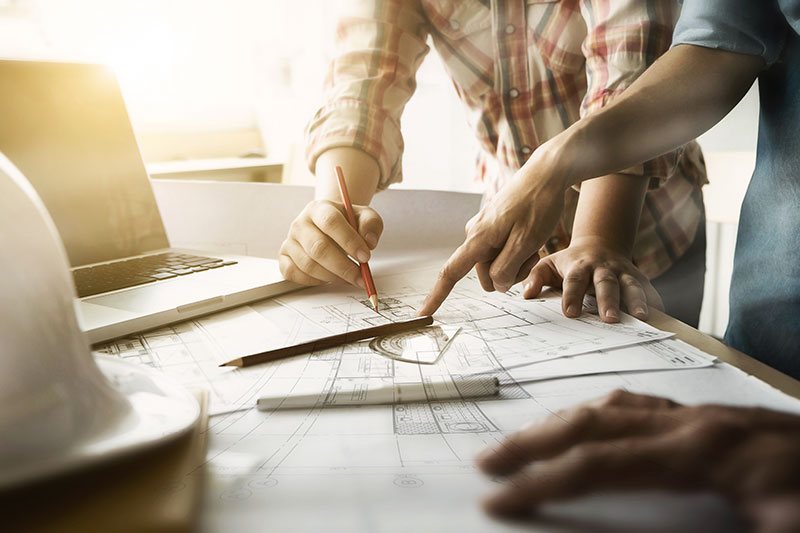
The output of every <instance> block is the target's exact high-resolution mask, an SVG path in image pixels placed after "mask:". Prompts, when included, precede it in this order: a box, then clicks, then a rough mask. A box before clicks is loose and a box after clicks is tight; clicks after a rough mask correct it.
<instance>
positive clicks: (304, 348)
mask: <svg viewBox="0 0 800 533" xmlns="http://www.w3.org/2000/svg"><path fill="white" fill-rule="evenodd" d="M431 324H433V317H430V316H421V317H416V318H412V319H410V320H403V321H401V322H391V323H389V324H381V325H380V326H373V327H371V328H365V329H357V330H354V331H348V332H346V333H339V334H336V335H331V336H329V337H321V338H319V339H314V340H312V341H308V342H304V343H301V344H295V345H293V346H284V347H283V348H276V349H274V350H267V351H266V352H261V353H255V354H252V355H245V356H243V357H239V358H236V359H232V360H230V361H228V362H227V363H222V364H221V365H219V366H238V367H245V366H252V365H258V364H261V363H267V362H269V361H275V360H278V359H284V358H286V357H292V356H295V355H301V354H304V353H309V352H313V351H316V350H324V349H327V348H334V347H336V346H341V345H342V344H348V343H350V342H355V341H361V340H364V339H371V338H372V337H380V336H383V335H394V334H396V333H404V332H406V331H412V330H415V329H419V328H422V327H425V326H430V325H431Z"/></svg>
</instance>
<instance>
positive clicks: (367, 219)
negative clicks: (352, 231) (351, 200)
mask: <svg viewBox="0 0 800 533" xmlns="http://www.w3.org/2000/svg"><path fill="white" fill-rule="evenodd" d="M356 218H357V219H358V233H359V234H361V236H362V237H364V240H365V241H367V244H368V245H369V247H370V249H372V250H374V249H375V247H376V246H378V240H380V238H381V234H383V219H382V218H381V216H380V215H379V214H378V212H377V211H375V210H374V209H372V208H370V207H361V208H356Z"/></svg>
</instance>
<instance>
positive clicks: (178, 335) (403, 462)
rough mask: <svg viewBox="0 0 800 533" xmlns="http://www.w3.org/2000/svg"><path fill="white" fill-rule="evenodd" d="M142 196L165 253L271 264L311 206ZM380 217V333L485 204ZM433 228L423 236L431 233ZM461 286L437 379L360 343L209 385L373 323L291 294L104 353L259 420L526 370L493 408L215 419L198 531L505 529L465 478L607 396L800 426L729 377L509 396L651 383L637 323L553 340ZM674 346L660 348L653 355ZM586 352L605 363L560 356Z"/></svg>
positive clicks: (335, 305)
mask: <svg viewBox="0 0 800 533" xmlns="http://www.w3.org/2000/svg"><path fill="white" fill-rule="evenodd" d="M155 189H156V196H157V198H158V201H159V203H160V205H161V208H162V212H163V214H164V219H165V223H166V226H167V231H168V234H169V235H170V238H171V239H172V241H173V243H174V244H177V245H190V246H198V247H202V248H204V249H214V248H222V249H226V250H229V251H235V252H239V253H250V254H253V255H262V256H265V257H272V256H274V254H275V251H276V250H277V249H278V246H279V245H280V242H281V240H282V239H283V237H284V235H285V233H286V228H288V225H289V222H290V221H291V220H292V218H294V216H295V214H296V213H297V212H299V210H300V208H301V207H302V205H304V204H305V203H306V202H307V201H308V200H309V199H310V198H311V195H312V193H311V190H310V189H303V188H291V187H289V188H287V187H281V186H264V185H255V184H221V183H209V184H199V183H178V182H172V183H170V182H160V183H156V184H155ZM405 193H408V196H402V195H403V194H405ZM376 201H377V204H376V205H378V206H379V211H380V212H381V214H382V215H383V216H384V219H385V221H386V222H387V224H386V227H387V231H386V234H385V237H384V239H383V241H382V244H381V247H380V249H379V250H378V251H377V252H376V254H375V261H374V262H371V263H373V272H374V273H375V274H376V275H377V276H379V277H381V278H383V277H386V276H388V275H390V274H393V273H395V274H396V273H404V274H405V275H407V277H406V284H405V285H403V284H402V283H400V284H399V285H400V286H391V290H390V288H389V287H390V285H389V284H387V285H384V282H383V279H381V287H380V289H381V290H382V292H383V295H384V296H390V295H391V294H397V295H399V297H398V298H396V299H397V300H398V301H397V302H391V303H390V302H385V303H387V304H390V305H387V312H388V313H397V315H387V316H385V317H383V318H385V319H389V318H391V317H392V316H397V317H400V316H403V315H404V313H406V312H411V309H405V308H404V307H405V306H408V307H410V308H412V309H413V308H415V306H416V305H418V304H419V302H420V301H421V299H422V295H423V294H424V292H425V290H426V289H427V288H428V287H430V284H431V279H430V278H426V279H423V278H424V276H427V275H428V274H425V275H424V276H423V275H421V274H418V272H417V271H419V270H420V269H422V268H423V267H425V268H427V267H430V266H434V267H435V266H438V265H440V264H441V263H442V261H443V260H444V258H445V257H446V254H447V252H448V251H449V250H452V249H453V248H454V247H455V246H456V245H457V244H458V243H459V242H460V241H461V239H462V238H463V226H464V223H465V222H466V221H467V220H468V219H469V218H470V217H471V216H472V215H473V214H474V213H475V212H477V208H478V203H479V201H480V199H479V197H478V196H477V195H457V194H456V195H453V194H448V193H428V192H419V191H390V192H388V193H382V194H381V195H379V196H378V198H377V200H376ZM409 210H413V214H410V211H409ZM431 220H436V223H437V231H436V232H431V231H429V225H430V223H431ZM420 235H424V236H425V239H420V238H419V236H420ZM409 246H412V247H409ZM420 276H421V277H420ZM387 283H388V282H387ZM470 283H474V282H473V281H467V282H466V286H460V287H459V288H458V289H457V291H456V294H455V295H454V298H453V299H451V301H453V302H455V300H456V299H458V304H457V305H455V306H453V307H451V308H450V309H449V310H448V308H445V310H444V311H443V313H442V314H441V318H442V320H443V322H445V323H447V324H448V325H450V324H457V323H458V324H466V326H465V331H468V334H465V335H459V339H460V340H461V341H462V344H460V345H458V346H453V349H452V350H451V351H449V352H448V354H447V355H448V356H449V357H447V358H444V360H443V361H442V364H440V365H434V366H432V367H423V366H416V365H409V364H408V363H401V362H398V361H392V360H390V359H387V358H384V357H380V356H378V355H375V354H374V353H371V351H370V350H369V348H368V343H361V344H357V345H351V346H350V347H348V348H347V349H344V348H343V349H339V350H328V351H324V352H319V353H315V354H311V355H309V356H305V357H297V358H294V359H291V360H285V361H281V362H277V363H273V364H270V365H262V366H260V367H253V368H250V369H243V370H244V371H237V370H234V369H229V370H233V371H232V372H231V371H228V372H224V371H221V370H220V369H219V368H217V366H216V364H217V362H218V361H219V360H220V359H221V358H222V357H225V356H229V355H231V354H236V355H239V354H242V353H250V352H253V351H258V350H259V349H265V348H266V347H269V346H274V345H275V344H276V343H278V344H280V343H285V342H290V341H294V342H297V341H299V340H302V339H304V338H310V337H314V336H317V335H319V334H324V333H328V332H330V331H332V330H334V329H336V328H341V327H345V328H347V327H352V326H355V325H356V324H358V323H364V322H370V321H374V320H376V319H377V320H380V319H378V318H377V317H375V316H370V315H369V314H368V313H367V312H366V310H365V309H364V306H363V305H362V303H361V302H360V301H359V299H360V297H359V296H358V295H357V294H349V293H342V292H337V290H335V289H333V288H331V289H315V291H319V292H313V293H312V292H311V291H309V293H307V294H312V295H313V296H314V298H305V297H304V293H297V295H293V296H292V297H291V298H288V299H286V298H285V299H284V301H283V303H284V304H286V303H289V304H290V305H289V308H292V312H288V311H287V306H282V307H276V306H275V304H274V302H273V303H272V304H264V305H263V306H262V305H257V306H252V307H250V308H242V309H238V310H234V311H230V312H228V313H221V314H219V315H215V316H214V317H209V318H206V319H202V320H195V321H193V322H191V323H187V324H182V325H179V326H175V327H172V328H167V329H165V330H162V331H160V332H154V333H152V334H148V335H145V336H138V337H135V338H132V339H130V340H128V341H126V342H118V343H115V344H113V345H111V346H109V347H108V348H107V351H109V352H110V353H116V354H118V355H120V356H123V357H129V358H132V359H135V360H140V361H142V362H146V363H149V364H153V365H154V366H157V367H159V368H161V369H163V370H164V371H165V372H169V373H171V374H173V375H175V376H176V377H177V378H178V379H181V380H183V381H184V382H192V383H206V384H208V386H209V387H210V388H211V389H212V396H213V402H214V404H215V405H216V406H217V407H220V406H228V407H233V408H236V407H237V406H250V405H254V404H255V399H256V398H257V397H258V395H259V393H260V392H261V391H264V390H268V391H269V392H270V393H271V394H276V393H287V394H288V393H291V392H292V391H293V390H294V389H295V387H298V386H300V385H302V387H311V388H312V389H314V390H320V391H324V390H325V388H326V387H329V386H330V384H331V383H332V382H334V381H335V380H336V379H346V380H354V379H358V380H370V379H379V380H386V379H395V377H397V376H402V377H403V379H408V378H409V377H410V376H415V377H416V378H417V379H421V380H424V379H447V378H448V377H450V378H452V377H453V376H458V375H462V374H468V373H475V372H481V371H490V372H497V371H498V369H499V368H508V367H511V366H514V365H520V364H523V363H524V364H525V366H522V367H517V368H516V369H512V370H506V371H505V373H506V375H504V376H503V377H504V378H505V379H506V380H509V381H507V383H509V385H508V386H505V387H503V393H502V394H501V396H500V397H499V398H497V399H492V400H480V401H474V400H470V401H454V402H433V403H428V404H413V405H412V404H408V405H395V406H363V407H357V408H351V407H346V408H327V407H326V408H317V409H299V410H295V411H274V412H269V413H263V412H258V411H256V410H255V409H247V410H244V411H236V412H232V413H229V414H223V415H219V416H217V417H215V418H213V419H212V424H211V428H210V447H211V450H210V453H209V463H208V472H207V476H208V492H207V498H206V505H205V507H204V512H203V516H202V520H201V521H202V529H204V530H207V531H265V530H267V531H321V530H324V531H364V532H403V533H405V532H407V531H462V532H472V531H475V532H484V531H504V530H508V529H510V528H507V527H505V526H503V525H500V524H498V523H496V522H492V521H490V520H489V519H488V518H486V517H485V516H484V515H483V514H482V513H481V511H480V509H479V506H478V505H477V500H478V498H479V497H480V496H481V495H482V494H484V493H485V492H486V491H487V490H489V489H491V488H492V485H493V484H492V482H491V481H490V480H487V479H486V478H484V477H483V476H481V475H479V474H478V473H477V472H476V471H475V469H474V467H473V459H474V456H475V454H476V453H477V452H478V451H479V450H481V449H483V448H484V447H486V446H487V445H491V444H493V443H496V442H497V441H498V440H500V439H501V438H503V436H504V435H505V434H507V433H509V432H511V431H515V430H517V429H518V428H519V427H520V426H522V425H523V424H526V423H529V422H532V421H537V420H541V419H543V418H544V417H546V416H548V415H550V414H552V413H554V412H556V411H558V410H561V409H564V408H568V407H571V406H574V405H575V404H577V403H579V402H582V401H586V400H591V399H594V398H597V397H600V396H602V395H604V394H606V393H608V392H610V391H611V390H613V389H615V388H624V389H628V390H631V391H636V392H644V393H649V394H662V395H667V396H669V397H671V398H673V399H674V400H676V401H680V402H684V403H700V402H715V403H721V404H735V405H740V404H744V405H751V406H752V405H762V406H765V407H771V408H779V409H784V410H787V411H793V412H798V413H800V407H799V405H800V402H798V401H796V400H794V399H792V398H789V397H787V396H786V395H783V394H781V393H780V392H778V391H775V390H774V389H772V388H770V387H768V386H766V385H765V384H764V383H762V382H760V381H758V380H756V379H755V378H752V377H750V376H747V375H746V374H744V373H742V372H740V371H739V370H737V369H735V368H733V367H730V366H728V365H725V364H717V365H714V366H711V367H706V368H691V369H684V370H681V371H676V372H625V373H611V374H607V373H606V374H601V375H590V376H582V377H568V378H563V379H544V380H539V379H537V380H536V381H534V382H530V383H525V384H522V385H520V384H516V385H514V384H511V382H512V381H513V380H514V377H515V376H522V375H523V374H524V373H528V375H529V376H533V375H534V374H536V373H537V372H538V373H539V377H541V376H542V375H543V373H544V372H545V371H548V372H550V371H553V368H558V372H560V373H567V372H571V373H575V372H576V370H575V369H576V368H577V367H580V368H588V367H589V366H591V365H595V364H597V365H600V359H599V357H604V359H603V360H602V364H603V365H607V364H609V363H610V362H611V361H610V360H611V359H613V358H615V357H619V358H620V359H619V362H620V363H624V365H625V368H627V369H631V368H632V364H633V363H634V362H635V363H636V364H639V365H642V364H646V365H650V366H649V367H650V368H652V367H653V365H654V364H658V365H661V364H664V358H663V353H662V354H653V353H648V354H645V352H642V351H641V349H640V348H638V347H637V348H635V349H634V348H623V349H618V348H619V347H620V346H623V345H625V344H626V342H625V341H626V340H630V339H631V338H638V341H637V342H641V341H644V340H648V338H652V337H653V335H657V333H654V332H653V331H651V330H648V328H639V327H638V324H637V323H636V322H632V323H628V324H627V325H626V326H627V328H625V327H620V328H608V329H603V328H605V326H604V325H602V324H597V323H594V322H593V321H592V320H591V319H590V318H587V319H585V320H584V321H582V322H569V323H564V324H562V323H561V322H560V321H559V319H558V316H560V313H557V312H556V311H558V308H557V306H553V305H552V304H548V303H547V301H544V302H528V303H524V302H522V301H521V300H520V299H519V298H515V297H513V296H511V297H500V296H498V295H494V296H489V295H484V294H483V293H480V292H479V291H478V294H479V295H478V294H471V293H470V291H471V289H470ZM474 288H475V287H474V285H473V286H472V289H474ZM384 289H385V290H384ZM464 291H466V294H467V295H466V296H465V292H464ZM295 296H296V297H297V298H298V300H297V301H294V300H293V298H295ZM521 308H522V309H521ZM533 310H535V311H533ZM354 311H355V312H356V313H355V315H353V314H352V313H353V312H354ZM445 311H446V312H445ZM556 315H558V316H556ZM353 316H354V318H348V317H353ZM478 326H479V327H478ZM612 329H618V331H617V332H613V333H612ZM651 329H652V328H651ZM541 330H545V332H542V331H541ZM573 334H574V336H573ZM612 338H613V341H611V340H609V339H612ZM598 339H599V340H598ZM669 345H673V341H666V342H665V343H664V346H669ZM673 346H674V345H673ZM677 346H680V345H679V344H678V345H677ZM675 349H676V350H677V351H681V350H678V349H677V348H675ZM586 350H607V352H606V353H605V354H591V355H573V356H568V357H556V356H559V355H560V356H564V355H565V354H569V353H573V354H577V353H580V352H583V351H586ZM620 353H621V355H620ZM609 354H611V357H609ZM700 359H701V358H698V360H700ZM693 360H694V357H693ZM532 361H533V362H535V364H532V365H531V364H529V363H531V362H532ZM684 362H686V361H684ZM673 363H674V361H673ZM615 364H616V363H615ZM547 365H552V366H551V367H550V369H549V370H548V366H547ZM412 366H413V368H412ZM684 366H685V365H684ZM604 368H606V369H608V368H610V367H608V366H605V367H604ZM616 368H617V369H619V368H620V367H616ZM515 373H516V374H515ZM543 516H544V517H545V518H546V519H547V520H550V522H545V523H543V524H542V525H541V527H540V528H539V529H538V530H541V531H553V530H554V529H555V530H559V531H586V530H587V529H598V530H606V531H648V530H651V531H703V532H710V531H733V530H736V528H737V527H738V526H739V524H737V523H736V522H735V520H732V518H731V516H732V513H731V512H730V510H729V509H728V508H727V507H726V506H725V505H724V504H721V503H720V502H719V501H716V500H713V499H712V500H711V501H709V500H708V498H703V497H700V498H699V499H697V498H680V497H674V496H667V495H652V494H636V495H631V496H628V497H625V496H618V495H617V496H609V497H603V496H602V495H601V496H599V497H593V498H590V499H587V500H584V501H578V502H573V503H571V504H568V505H565V506H553V507H551V508H548V509H545V510H543ZM581 520H583V522H581ZM529 529H530V530H534V531H535V530H537V528H536V526H532V527H531V528H529Z"/></svg>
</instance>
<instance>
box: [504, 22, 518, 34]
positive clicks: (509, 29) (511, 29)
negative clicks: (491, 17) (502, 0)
mask: <svg viewBox="0 0 800 533" xmlns="http://www.w3.org/2000/svg"><path fill="white" fill-rule="evenodd" d="M516 30H517V28H515V27H514V25H513V24H509V25H508V26H506V35H511V34H512V33H514V32H515V31H516Z"/></svg>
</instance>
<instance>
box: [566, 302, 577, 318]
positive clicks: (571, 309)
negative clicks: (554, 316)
mask: <svg viewBox="0 0 800 533" xmlns="http://www.w3.org/2000/svg"><path fill="white" fill-rule="evenodd" d="M567 315H569V316H578V306H576V305H575V304H570V305H569V306H568V307H567Z"/></svg>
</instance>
